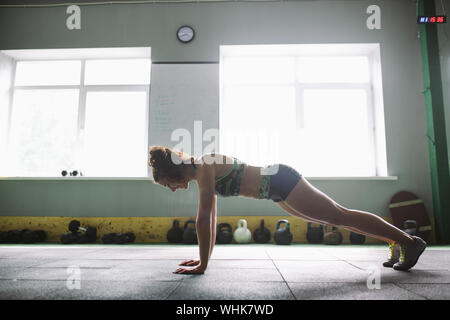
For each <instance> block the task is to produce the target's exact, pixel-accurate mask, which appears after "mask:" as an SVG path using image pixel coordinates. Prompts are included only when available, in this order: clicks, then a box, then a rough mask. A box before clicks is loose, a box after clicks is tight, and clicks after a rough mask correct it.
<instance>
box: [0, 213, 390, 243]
mask: <svg viewBox="0 0 450 320" xmlns="http://www.w3.org/2000/svg"><path fill="white" fill-rule="evenodd" d="M286 218H287V219H288V220H289V222H290V224H291V232H292V234H293V242H294V243H307V241H306V231H307V222H306V221H303V220H301V219H297V218H290V217H284V216H249V217H242V216H220V217H217V223H222V222H227V223H229V224H231V226H232V227H233V232H234V230H235V229H236V226H237V222H238V221H239V219H246V220H247V226H248V228H249V229H250V231H251V232H252V233H253V231H254V230H255V229H256V228H258V227H259V225H260V221H261V219H264V225H265V227H266V228H268V229H269V230H270V232H271V241H272V242H273V234H274V232H275V228H276V223H277V221H278V220H280V219H286ZM384 218H385V219H386V220H388V221H389V222H391V221H390V218H386V217H384ZM73 219H76V220H79V221H80V223H81V226H83V227H86V226H92V227H96V228H97V243H102V241H101V237H102V236H103V235H104V234H106V233H111V232H122V233H125V232H133V233H134V234H135V235H136V242H139V243H163V242H167V239H166V234H167V231H168V230H169V229H170V228H172V224H173V220H174V219H177V220H178V221H180V227H182V228H183V226H184V222H185V221H187V220H190V219H194V220H195V217H23V216H21V217H15V216H6V217H5V216H3V217H0V231H7V230H14V229H16V230H23V229H30V230H44V231H45V232H46V233H47V241H48V242H59V239H60V236H61V234H63V233H64V232H68V229H67V226H68V224H69V222H70V221H71V220H73ZM339 231H340V232H341V233H342V235H343V238H344V241H343V243H350V241H349V236H350V231H348V230H345V229H342V228H340V229H339ZM252 241H253V240H252ZM366 243H368V244H371V243H382V241H380V240H377V239H374V238H369V237H367V238H366Z"/></svg>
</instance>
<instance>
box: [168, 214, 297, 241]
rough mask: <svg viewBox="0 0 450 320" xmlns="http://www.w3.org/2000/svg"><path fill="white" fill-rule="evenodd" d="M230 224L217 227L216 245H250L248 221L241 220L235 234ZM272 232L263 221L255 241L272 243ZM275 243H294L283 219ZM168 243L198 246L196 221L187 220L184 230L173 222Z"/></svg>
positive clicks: (288, 225) (221, 224) (254, 235)
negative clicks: (232, 243)
mask: <svg viewBox="0 0 450 320" xmlns="http://www.w3.org/2000/svg"><path fill="white" fill-rule="evenodd" d="M281 223H286V226H285V227H283V228H282V227H280V225H281ZM232 229H233V228H232V227H231V225H230V224H229V223H219V224H218V225H217V232H216V243H219V244H227V243H231V242H232V241H233V239H234V241H235V242H236V243H250V242H251V240H252V233H251V232H250V230H249V229H248V228H247V221H246V220H245V219H240V220H239V221H238V223H237V228H236V230H235V231H234V232H233V231H232ZM270 237H271V234H270V231H269V229H267V228H266V227H264V220H261V224H260V226H259V228H257V229H256V230H255V231H254V232H253V240H254V241H255V242H256V243H267V242H269V241H270ZM274 239H275V242H276V243H278V244H289V243H291V242H292V233H291V232H290V224H289V221H287V220H285V219H282V220H279V221H278V222H277V231H275V235H274ZM167 241H169V242H170V243H185V244H197V243H198V242H197V232H196V230H195V220H187V221H186V222H185V223H184V228H183V230H182V229H181V228H180V223H179V222H178V220H174V221H173V226H172V228H171V229H170V230H169V231H168V232H167Z"/></svg>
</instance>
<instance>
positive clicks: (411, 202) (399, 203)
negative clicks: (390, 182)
mask: <svg viewBox="0 0 450 320" xmlns="http://www.w3.org/2000/svg"><path fill="white" fill-rule="evenodd" d="M418 203H423V201H422V200H420V199H416V200H410V201H402V202H397V203H391V204H390V205H389V208H397V207H404V206H410V205H412V204H418Z"/></svg>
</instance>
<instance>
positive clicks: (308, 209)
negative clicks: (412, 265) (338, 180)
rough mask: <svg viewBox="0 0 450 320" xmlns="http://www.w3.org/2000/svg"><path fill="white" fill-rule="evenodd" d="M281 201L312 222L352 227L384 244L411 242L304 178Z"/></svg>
mask: <svg viewBox="0 0 450 320" xmlns="http://www.w3.org/2000/svg"><path fill="white" fill-rule="evenodd" d="M284 202H285V203H286V204H287V205H288V206H289V207H291V208H292V209H293V210H295V211H297V212H301V214H302V215H304V216H306V217H308V218H309V219H311V220H319V221H325V222H326V224H330V225H334V226H340V227H343V228H355V229H356V230H358V232H359V233H365V234H369V235H371V236H372V237H375V238H379V239H383V240H385V241H387V242H396V243H399V244H401V245H408V244H412V243H414V240H413V238H412V237H411V236H410V235H409V234H407V233H406V232H403V231H402V230H400V229H398V228H397V227H395V226H393V225H392V224H390V223H388V222H387V221H385V220H383V219H382V218H381V217H379V216H377V215H375V214H372V213H369V212H365V211H359V210H351V209H347V208H344V207H343V206H341V205H339V204H338V203H336V202H335V201H334V200H333V199H331V198H330V197H328V196H327V195H325V194H324V193H323V192H321V191H320V190H318V189H317V188H315V187H314V186H313V185H311V184H310V183H309V182H308V181H306V179H305V178H302V179H301V180H300V181H299V182H298V183H297V185H296V186H295V187H294V189H292V191H291V192H290V193H289V195H288V197H287V198H286V199H285V200H284Z"/></svg>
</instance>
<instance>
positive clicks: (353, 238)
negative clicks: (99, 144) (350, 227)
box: [350, 231, 366, 244]
mask: <svg viewBox="0 0 450 320" xmlns="http://www.w3.org/2000/svg"><path fill="white" fill-rule="evenodd" d="M365 241H366V236H365V235H363V234H359V233H355V232H353V231H352V232H350V243H352V244H363V243H364V242H365Z"/></svg>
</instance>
